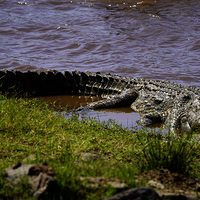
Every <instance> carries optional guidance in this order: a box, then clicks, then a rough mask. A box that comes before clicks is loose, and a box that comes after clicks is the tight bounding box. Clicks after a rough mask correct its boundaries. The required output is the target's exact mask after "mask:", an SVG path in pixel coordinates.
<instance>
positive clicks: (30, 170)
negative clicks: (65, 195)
mask: <svg viewBox="0 0 200 200" xmlns="http://www.w3.org/2000/svg"><path fill="white" fill-rule="evenodd" d="M6 172H7V177H6V180H7V181H8V183H9V184H10V185H12V186H13V187H15V186H19V185H20V184H21V180H22V179H23V178H25V179H27V180H28V183H29V184H30V186H31V190H30V193H31V194H32V195H33V197H35V198H37V199H39V198H40V197H41V196H42V195H43V194H44V193H45V192H52V188H53V187H55V186H56V181H55V179H54V177H53V176H54V175H55V172H54V170H53V169H52V167H50V166H48V165H47V164H46V163H44V164H33V165H22V164H21V163H17V164H16V165H15V166H14V167H8V168H6Z"/></svg>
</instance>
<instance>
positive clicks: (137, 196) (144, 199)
mask: <svg viewBox="0 0 200 200" xmlns="http://www.w3.org/2000/svg"><path fill="white" fill-rule="evenodd" d="M104 200H161V197H160V196H159V195H158V194H157V193H156V192H155V191H154V190H153V189H151V188H148V187H141V188H134V189H129V190H126V191H124V192H121V193H118V194H116V195H115V196H112V197H109V198H107V199H104Z"/></svg>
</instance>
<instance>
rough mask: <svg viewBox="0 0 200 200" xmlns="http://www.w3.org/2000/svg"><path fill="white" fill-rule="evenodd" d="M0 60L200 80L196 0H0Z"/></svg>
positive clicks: (10, 64)
mask: <svg viewBox="0 0 200 200" xmlns="http://www.w3.org/2000/svg"><path fill="white" fill-rule="evenodd" d="M4 68H5V69H8V70H20V71H23V72H25V71H27V70H38V71H46V70H48V69H56V70H59V71H61V72H64V71H65V70H69V71H72V70H80V71H86V70H89V71H92V72H96V71H100V72H102V73H112V74H119V75H122V76H132V77H142V78H149V79H159V80H169V81H174V82H177V83H181V84H184V85H192V86H196V87H200V82H199V78H200V1H199V0H181V1H180V0H157V1H152V0H146V1H141V0H126V1H125V0H37V1H34V0H0V69H4ZM59 98H60V97H57V99H59ZM122 110H123V109H122ZM118 112H119V110H118V109H117V110H115V111H114V112H111V113H112V114H111V115H110V117H111V118H116V117H117V113H118ZM123 112H124V111H123ZM121 113H122V112H121ZM99 114H101V113H99ZM126 114H127V115H128V114H130V113H126ZM126 114H125V115H126ZM125 115H124V116H120V117H119V118H121V119H124V118H126V116H125ZM128 118H129V119H130V116H128ZM132 118H134V117H132ZM133 123H135V122H134V121H133Z"/></svg>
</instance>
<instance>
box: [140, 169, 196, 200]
mask: <svg viewBox="0 0 200 200" xmlns="http://www.w3.org/2000/svg"><path fill="white" fill-rule="evenodd" d="M143 177H144V178H145V179H146V180H147V183H150V181H153V182H154V183H158V184H157V185H156V184H155V185H154V186H152V184H148V185H149V187H151V188H153V189H155V190H156V191H157V192H158V193H159V194H160V195H161V196H163V195H164V196H165V197H166V196H169V195H180V196H182V195H183V196H185V197H187V198H186V199H197V198H198V196H199V195H198V192H200V179H198V178H191V177H186V176H184V175H183V174H177V173H172V172H170V171H169V170H167V169H160V170H150V171H147V172H145V173H144V174H143ZM161 186H162V187H161Z"/></svg>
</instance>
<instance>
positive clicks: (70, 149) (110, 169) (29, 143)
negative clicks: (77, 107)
mask: <svg viewBox="0 0 200 200" xmlns="http://www.w3.org/2000/svg"><path fill="white" fill-rule="evenodd" d="M0 102H1V103H0V107H1V108H0V110H1V112H0V115H1V116H0V117H1V122H0V141H1V145H0V148H1V149H0V152H1V153H0V162H1V178H0V184H1V187H0V188H1V189H0V198H2V199H29V198H30V199H31V198H32V197H31V196H30V193H29V187H27V185H26V184H25V185H22V186H20V187H19V188H17V189H16V188H14V187H10V186H9V185H8V184H7V183H6V182H5V179H4V175H5V171H4V169H5V168H6V167H9V166H14V165H15V164H16V163H18V162H22V161H23V160H24V159H25V160H24V161H23V164H33V163H48V165H50V166H52V167H53V169H54V170H55V174H56V175H55V179H56V181H57V183H58V186H59V188H60V189H59V192H60V193H59V195H60V198H61V197H64V196H66V195H67V196H69V197H70V198H69V199H104V198H106V197H109V196H112V195H114V194H115V193H116V192H118V190H117V189H116V188H112V187H110V186H109V185H107V186H106V187H103V186H100V187H97V188H92V189H91V188H88V187H85V186H83V184H82V183H81V182H80V181H77V177H104V178H108V179H109V178H110V179H111V178H117V179H119V180H122V181H123V182H124V183H125V185H126V186H127V187H128V188H136V187H141V186H147V183H148V180H147V179H146V178H142V177H143V175H144V173H145V172H148V171H149V170H160V169H167V170H169V172H170V173H172V172H175V173H179V174H183V175H184V176H185V177H193V178H194V177H195V178H199V161H198V158H199V149H200V145H199V143H197V142H191V137H190V135H188V136H186V137H185V136H182V137H177V138H176V139H175V140H174V138H172V137H170V135H168V136H167V137H166V136H163V135H162V134H161V133H159V132H155V131H154V130H151V131H149V132H148V131H147V130H145V129H142V130H137V131H136V130H127V129H124V128H122V127H120V126H115V125H114V124H110V126H106V127H105V126H104V125H105V124H104V123H100V124H99V123H97V121H96V120H95V119H93V120H89V119H87V118H82V120H79V119H78V117H77V116H76V115H74V116H73V117H72V118H71V119H67V120H66V118H65V117H64V116H62V114H61V113H56V114H55V112H54V109H53V104H51V105H49V104H46V103H42V102H41V101H38V100H34V99H33V100H28V99H27V100H23V99H21V98H19V99H17V98H9V99H8V98H6V97H5V96H0ZM193 134H194V133H193ZM30 155H34V156H33V157H34V159H33V160H32V159H26V158H30ZM147 174H148V173H147ZM138 177H140V178H138ZM187 179H188V178H186V179H185V180H187ZM138 180H139V181H138ZM185 182H187V181H184V183H185ZM192 187H193V186H192ZM193 188H194V189H193V192H195V190H196V188H195V186H194V187H193ZM179 189H181V188H179Z"/></svg>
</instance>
